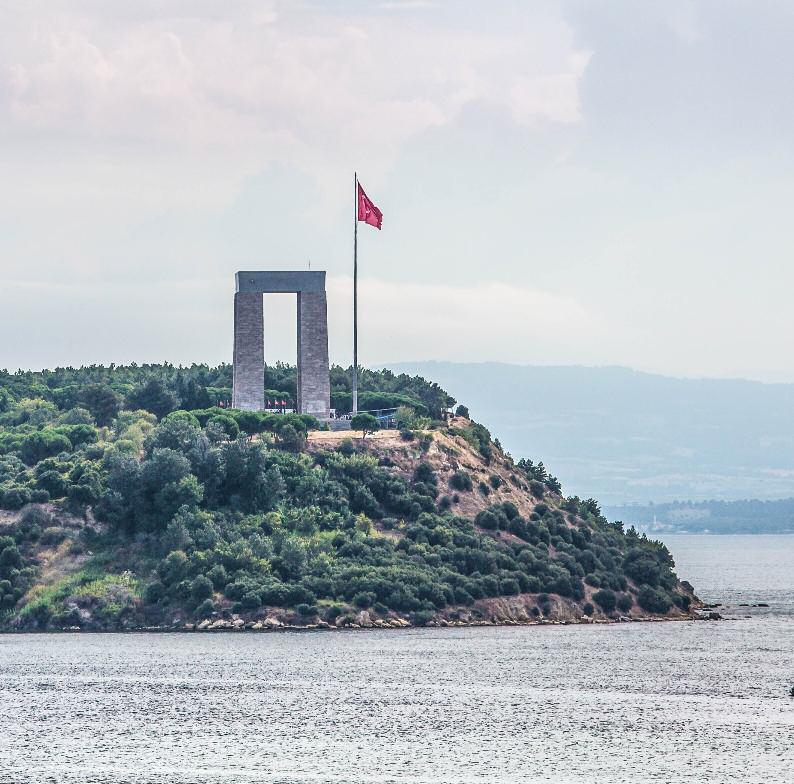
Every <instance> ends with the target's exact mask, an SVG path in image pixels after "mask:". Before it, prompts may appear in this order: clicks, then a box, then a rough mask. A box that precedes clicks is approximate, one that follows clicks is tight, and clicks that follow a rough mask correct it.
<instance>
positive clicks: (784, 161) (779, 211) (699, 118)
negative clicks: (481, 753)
mask: <svg viewBox="0 0 794 784" xmlns="http://www.w3.org/2000/svg"><path fill="white" fill-rule="evenodd" d="M793 77H794V5H792V4H791V3H788V2H785V1H784V0H781V1H780V2H773V1H764V0H753V1H752V2H750V1H749V0H748V1H747V2H736V1H735V0H714V1H713V2H712V1H708V0H704V1H703V2H687V1H686V0H672V1H671V0H665V1H664V2H661V0H659V1H658V2H656V1H653V0H647V1H646V2H642V3H637V2H633V1H632V0H609V2H600V1H599V0H581V2H568V1H567V0H563V1H562V2H544V1H541V0H538V2H526V0H521V1H520V2H508V0H504V1H500V0H497V1H496V2H493V3H482V2H469V0H454V2H452V1H450V2H443V1H442V0H437V1H436V2H433V1H431V0H428V1H427V2H423V1H422V0H404V1H401V0H383V1H382V2H378V0H367V1H361V2H358V0H356V1H355V2H354V1H353V0H346V1H342V0H340V2H319V1H318V2H311V1H309V0H305V1H304V2H297V1H296V2H286V1H285V2H281V1H280V0H272V1H270V2H268V0H257V1H256V2H246V1H245V0H239V1H238V2H225V3H219V2H214V1H213V2H209V1H208V0H190V1H189V2H188V1H187V0H172V1H171V2H168V0H166V1H165V2H155V1H154V0H115V1H114V2H113V3H107V2H104V0H83V1H81V0H71V1H70V2H62V1H61V0H46V2H41V1H39V0H27V2H25V3H17V2H9V1H8V0H0V170H1V171H2V174H3V176H2V177H0V367H7V368H9V369H14V368H18V367H23V368H34V369H39V368H42V367H54V366H63V365H81V364H90V363H100V362H101V363H109V362H116V363H126V362H131V361H137V362H159V361H170V362H173V363H190V362H209V363H217V362H222V361H230V359H231V349H232V300H233V291H234V272H235V271H236V270H239V269H306V268H308V266H309V265H311V268H312V269H325V270H327V271H328V292H329V322H330V348H331V359H332V361H335V362H339V363H342V364H348V363H349V362H350V359H351V354H352V350H351V344H352V339H351V331H352V315H351V302H352V296H351V272H352V227H353V215H352V210H353V172H354V171H356V170H357V171H358V172H359V177H360V179H361V181H362V183H363V185H364V187H365V188H366V190H367V192H368V194H369V196H370V197H371V198H372V200H373V201H374V202H375V203H376V204H377V205H378V206H379V207H380V208H381V209H382V210H383V212H384V224H383V231H382V232H378V231H376V230H375V229H373V228H371V227H369V226H365V225H362V226H361V227H360V231H359V262H360V279H359V283H360V322H359V323H360V334H359V352H360V357H361V360H362V362H363V363H364V364H370V365H377V364H381V363H386V362H398V361H414V360H426V359H438V360H453V361H483V360H494V361H506V362H514V363H522V364H524V363H526V364H587V365H613V364H619V365H627V366H630V367H633V368H637V369H641V370H647V371H653V372H659V373H665V374H669V375H677V376H717V377H719V376H730V377H748V378H756V379H761V380H774V381H794V351H792V350H791V348H792V340H791V336H792V334H794V308H792V307H791V300H792V291H793V290H794V263H792V260H793V259H792V256H793V255H794V254H792V251H793V250H794V220H792V218H791V216H790V214H789V213H790V210H791V205H792V204H794V177H792V174H794V150H792V139H794V100H793V99H792V96H791V84H792V78H793ZM294 307H295V305H294V298H291V297H288V296H285V295H274V296H271V297H267V298H266V322H265V324H266V352H267V358H268V360H270V361H272V360H275V359H282V360H286V361H294V357H295V318H294Z"/></svg>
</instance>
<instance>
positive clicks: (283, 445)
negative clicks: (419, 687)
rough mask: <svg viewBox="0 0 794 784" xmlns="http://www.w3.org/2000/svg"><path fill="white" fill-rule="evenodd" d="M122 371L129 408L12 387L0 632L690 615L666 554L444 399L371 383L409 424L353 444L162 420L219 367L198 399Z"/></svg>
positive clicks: (286, 420) (32, 386)
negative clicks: (397, 399) (569, 492)
mask: <svg viewBox="0 0 794 784" xmlns="http://www.w3.org/2000/svg"><path fill="white" fill-rule="evenodd" d="M122 371H123V375H124V377H125V380H124V381H123V383H124V384H129V386H130V388H129V389H128V390H127V391H126V394H125V395H124V397H122V396H121V392H122V390H121V389H119V386H120V383H121V382H118V383H117V382H116V381H114V376H115V372H116V371H115V370H114V369H107V368H92V369H89V371H69V372H66V371H64V372H61V371H56V372H55V373H54V374H42V375H30V376H27V377H25V378H24V379H20V377H18V376H8V377H6V378H7V379H9V380H10V381H11V383H9V384H7V385H5V389H6V390H7V391H6V393H5V394H4V395H3V397H2V409H3V410H2V413H0V507H2V509H3V510H4V511H0V627H2V628H5V629H65V628H80V629H132V628H150V627H157V628H172V627H174V626H176V627H180V628H184V627H187V628H193V627H194V626H198V627H199V628H206V627H208V626H213V627H214V628H227V627H239V628H242V627H244V626H246V625H247V626H248V627H249V628H250V627H253V628H261V627H262V626H275V625H279V624H289V625H298V626H324V625H334V626H345V625H354V626H369V625H392V626H400V625H406V624H426V623H433V624H436V623H441V624H446V623H455V622H478V621H482V622H493V621H499V622H510V623H513V622H530V621H533V620H538V621H539V620H545V621H548V620H552V619H558V620H566V621H567V620H572V621H574V620H575V621H581V620H589V619H607V618H610V617H618V615H627V616H633V617H637V618H642V617H647V616H649V615H652V614H667V615H671V616H676V615H678V616H681V615H683V614H685V613H686V612H687V611H688V610H689V607H690V603H691V601H692V599H693V596H692V593H691V589H689V588H688V586H686V585H682V584H680V583H679V582H678V581H677V579H676V576H675V574H674V572H673V566H674V565H673V562H672V559H671V557H670V554H669V552H668V551H667V550H666V548H665V547H664V546H663V545H662V544H660V543H658V542H652V541H650V540H648V539H647V538H645V537H644V536H640V535H638V534H637V533H636V532H635V531H634V530H629V531H624V530H623V527H622V525H621V524H619V523H618V524H611V523H609V522H607V520H606V519H605V518H604V517H603V516H602V515H601V513H600V510H599V508H598V506H597V504H596V502H595V501H593V500H586V501H582V500H580V499H579V498H575V497H574V498H565V497H563V496H562V494H561V492H560V486H559V483H558V482H557V480H556V479H555V478H554V477H551V476H549V475H548V474H547V472H546V470H545V469H544V467H543V465H542V463H541V464H534V463H533V462H531V461H527V460H519V461H518V462H515V461H514V460H513V459H512V458H511V457H510V456H509V455H507V454H505V453H504V452H503V451H502V449H501V447H500V446H499V443H498V442H497V441H494V440H492V439H491V436H490V433H489V432H488V430H487V429H486V428H485V427H483V426H482V425H478V424H476V423H474V422H471V421H470V420H468V419H467V418H465V417H456V418H454V419H452V420H451V421H449V422H441V421H438V420H433V419H432V418H431V417H430V416H427V415H424V413H423V412H424V411H427V412H428V413H429V412H431V411H432V409H433V406H434V405H435V404H434V403H433V401H434V400H435V401H438V400H442V399H443V400H445V401H446V400H448V399H449V398H448V396H446V393H444V392H443V390H440V389H439V388H438V387H437V386H436V385H434V384H431V383H428V382H426V381H424V380H423V379H418V378H408V377H404V378H403V379H402V380H399V378H398V377H395V376H392V375H391V374H382V376H381V375H379V374H369V384H370V388H371V389H373V388H374V389H373V391H378V390H377V389H376V386H377V385H376V384H375V383H373V382H375V381H377V382H379V383H381V384H382V385H383V386H386V387H390V389H389V392H388V393H389V394H395V395H400V396H402V397H404V398H405V399H404V400H403V401H402V402H403V403H406V402H407V403H411V402H415V407H414V409H413V410H411V409H410V408H409V407H408V406H403V408H402V409H401V412H400V417H401V420H402V424H403V428H402V430H401V431H400V432H397V431H388V432H381V433H376V434H375V435H373V436H371V437H369V438H368V439H363V438H361V437H355V438H350V437H347V438H345V437H344V435H342V436H340V435H338V434H332V433H329V432H323V431H318V430H317V429H316V428H317V423H316V421H314V420H313V419H312V418H311V417H307V416H296V415H273V414H260V413H254V412H243V411H229V410H225V409H221V408H217V407H212V406H209V407H197V408H193V410H191V411H188V410H184V409H179V410H173V411H172V410H170V409H172V408H174V407H175V406H176V405H178V404H179V402H183V403H184V401H185V400H187V396H188V395H189V396H193V399H195V400H198V401H199V402H201V403H205V402H207V400H206V397H205V395H206V396H209V397H210V398H211V394H212V393H211V392H210V390H211V389H218V388H219V386H217V384H218V381H219V380H222V378H220V375H221V373H222V370H219V369H200V371H199V373H200V374H206V375H205V376H204V379H205V380H206V381H208V382H211V383H207V384H202V383H200V382H199V380H198V379H197V378H196V376H195V375H194V376H192V377H191V375H190V373H189V372H188V376H187V378H184V377H183V381H182V382H179V381H177V379H179V378H180V375H179V374H180V372H181V371H179V370H175V369H173V368H169V367H165V368H159V369H153V368H144V369H135V368H125V369H122ZM81 374H84V375H81ZM97 379H104V381H98V380H97ZM0 380H2V379H0ZM23 381H24V383H22V382H23ZM63 381H68V382H69V383H68V384H62V382H63ZM48 382H49V383H48ZM193 382H195V383H193ZM179 383H183V384H184V387H183V388H184V390H185V395H186V397H181V398H180V397H179V395H180V392H179V386H178V385H179ZM64 389H68V394H67V393H66V392H64V391H63V390H64ZM188 389H190V391H189V393H188V392H187V390H188ZM112 409H115V410H112ZM158 414H159V416H160V418H159V419H158Z"/></svg>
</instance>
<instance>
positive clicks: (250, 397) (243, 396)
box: [232, 291, 265, 411]
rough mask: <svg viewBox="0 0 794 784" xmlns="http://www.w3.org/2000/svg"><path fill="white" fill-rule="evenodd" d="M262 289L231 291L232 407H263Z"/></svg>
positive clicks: (256, 408) (259, 408) (260, 408)
mask: <svg viewBox="0 0 794 784" xmlns="http://www.w3.org/2000/svg"><path fill="white" fill-rule="evenodd" d="M262 306H263V296H262V293H261V292H240V291H238V292H237V293H235V295H234V360H233V361H234V370H233V383H232V407H233V408H242V409H247V410H248V411H261V410H262V409H264V407H265V321H264V311H263V307H262Z"/></svg>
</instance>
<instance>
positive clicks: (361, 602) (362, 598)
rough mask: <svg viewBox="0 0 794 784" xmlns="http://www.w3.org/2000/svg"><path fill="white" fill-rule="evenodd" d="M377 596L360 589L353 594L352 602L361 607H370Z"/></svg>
mask: <svg viewBox="0 0 794 784" xmlns="http://www.w3.org/2000/svg"><path fill="white" fill-rule="evenodd" d="M377 598H378V597H377V596H376V595H375V594H374V593H372V592H370V591H361V592H359V593H357V594H356V595H355V596H353V604H355V605H356V607H361V608H366V607H372V605H373V604H375V600H376V599H377Z"/></svg>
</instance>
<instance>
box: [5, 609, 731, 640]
mask: <svg viewBox="0 0 794 784" xmlns="http://www.w3.org/2000/svg"><path fill="white" fill-rule="evenodd" d="M713 616H717V617H713ZM398 620H399V621H401V623H398V622H397V621H392V622H390V623H387V622H385V621H384V622H381V623H380V624H377V623H371V624H370V625H366V626H363V625H359V624H355V623H352V624H345V625H342V626H336V625H334V624H329V623H326V622H322V623H318V624H306V625H300V626H299V625H293V624H285V623H282V622H276V623H272V624H269V625H268V624H265V623H263V622H253V621H243V622H242V623H240V621H242V619H232V620H225V619H218V621H215V622H213V623H211V624H210V625H208V626H205V627H203V628H198V627H199V625H200V624H193V623H186V624H176V625H172V626H143V627H139V628H131V629H81V628H79V627H74V628H69V629H2V630H0V636H4V635H19V634H221V633H227V632H231V633H236V634H240V633H245V632H248V633H253V634H263V633H264V634H268V633H289V632H298V633H310V632H345V631H350V632H376V631H402V630H406V629H434V630H437V629H471V628H499V627H516V626H523V627H527V626H615V625H622V624H632V623H671V622H687V621H688V622H698V621H724V620H733V619H730V618H723V617H722V616H721V615H719V613H712V612H709V613H704V614H702V615H696V614H693V615H687V616H676V617H669V618H666V617H647V618H629V617H626V616H624V617H622V618H614V619H601V618H598V619H595V620H591V621H578V620H559V621H558V620H542V621H527V622H521V621H485V620H480V621H444V622H438V621H437V622H431V623H426V624H423V625H421V626H420V625H416V624H412V623H411V622H410V621H408V620H405V619H398Z"/></svg>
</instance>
